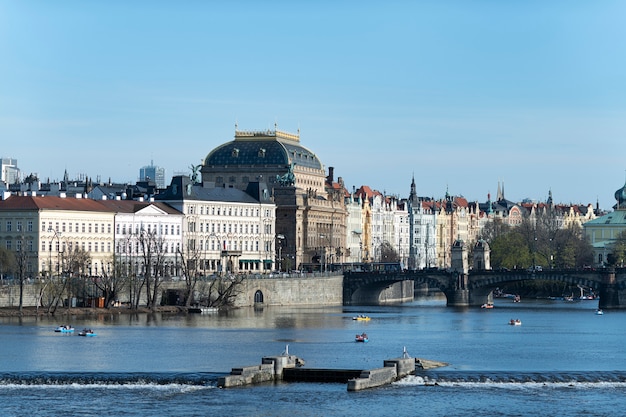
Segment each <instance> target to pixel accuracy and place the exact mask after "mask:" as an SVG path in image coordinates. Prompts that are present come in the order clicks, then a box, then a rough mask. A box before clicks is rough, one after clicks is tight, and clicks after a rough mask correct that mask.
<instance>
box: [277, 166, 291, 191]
mask: <svg viewBox="0 0 626 417" xmlns="http://www.w3.org/2000/svg"><path fill="white" fill-rule="evenodd" d="M294 165H296V164H295V162H292V163H291V164H290V165H289V170H288V171H287V172H286V173H285V174H284V175H276V182H277V183H279V184H280V185H282V186H283V187H290V186H292V185H293V184H294V183H295V182H296V176H295V175H294V174H293V167H294Z"/></svg>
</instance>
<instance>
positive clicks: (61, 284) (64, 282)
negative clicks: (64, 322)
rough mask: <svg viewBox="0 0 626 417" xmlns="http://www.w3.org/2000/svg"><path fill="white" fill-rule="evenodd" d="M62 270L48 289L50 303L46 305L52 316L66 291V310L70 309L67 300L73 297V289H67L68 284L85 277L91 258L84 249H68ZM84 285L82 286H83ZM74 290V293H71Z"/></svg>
mask: <svg viewBox="0 0 626 417" xmlns="http://www.w3.org/2000/svg"><path fill="white" fill-rule="evenodd" d="M61 263H62V269H61V270H60V271H59V272H60V273H59V276H58V277H57V280H56V281H55V282H54V285H50V286H49V287H48V288H49V289H50V291H51V292H52V297H51V298H52V300H53V301H52V302H51V303H50V304H49V305H48V313H51V314H54V313H55V312H56V309H57V308H58V306H59V302H60V301H61V299H62V298H63V294H65V292H66V291H67V296H68V308H69V307H70V303H69V298H70V297H71V296H72V295H74V291H75V288H68V287H69V284H70V283H71V282H72V280H73V279H75V278H82V277H85V276H87V275H88V274H87V272H88V271H89V265H90V264H91V256H90V255H89V253H88V252H87V251H85V250H84V249H81V248H79V247H78V246H76V247H74V248H73V249H72V248H70V249H69V250H68V251H67V253H66V254H65V256H64V259H63V261H62V262H61ZM83 285H84V284H83ZM73 290H74V291H73Z"/></svg>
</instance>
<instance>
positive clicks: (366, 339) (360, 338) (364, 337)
mask: <svg viewBox="0 0 626 417" xmlns="http://www.w3.org/2000/svg"><path fill="white" fill-rule="evenodd" d="M354 341H355V342H362V343H367V342H369V341H370V339H369V337H367V334H366V333H361V334H357V335H356V336H355V337H354Z"/></svg>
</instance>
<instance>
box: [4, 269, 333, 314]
mask: <svg viewBox="0 0 626 417" xmlns="http://www.w3.org/2000/svg"><path fill="white" fill-rule="evenodd" d="M42 285H43V283H42V282H37V281H34V282H28V283H25V284H24V291H23V306H24V307H35V306H36V305H37V300H38V297H39V292H40V291H41V288H42ZM184 289H185V283H184V282H182V281H164V282H162V283H161V291H160V293H159V296H160V295H161V294H163V293H166V292H167V291H168V290H179V291H184ZM237 292H238V294H237V296H236V298H235V302H234V307H252V306H255V305H263V306H309V305H310V306H340V305H342V304H343V275H337V274H324V273H317V274H291V275H290V274H280V275H270V274H266V275H251V276H250V277H246V278H245V279H244V280H243V282H242V283H241V286H240V288H239V289H238V290H237ZM19 298H20V288H19V285H18V284H16V283H12V282H11V283H4V284H0V308H13V307H18V306H19ZM143 298H144V299H143V300H142V302H141V303H140V305H145V303H146V302H147V300H146V299H145V291H144V294H143ZM119 301H120V303H121V304H124V303H127V302H128V301H129V295H128V292H127V291H122V292H121V293H120V294H119ZM68 302H69V303H70V306H72V307H77V305H73V303H76V300H75V299H74V300H72V299H70V300H69V301H68V300H64V303H68ZM159 303H160V299H159V300H157V304H159Z"/></svg>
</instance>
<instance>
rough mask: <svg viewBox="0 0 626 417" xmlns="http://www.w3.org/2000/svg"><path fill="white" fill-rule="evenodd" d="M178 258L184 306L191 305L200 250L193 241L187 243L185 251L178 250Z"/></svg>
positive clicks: (197, 274) (196, 279) (197, 272)
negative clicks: (183, 282)
mask: <svg viewBox="0 0 626 417" xmlns="http://www.w3.org/2000/svg"><path fill="white" fill-rule="evenodd" d="M178 256H180V258H181V272H182V274H183V277H184V279H185V294H184V297H185V306H186V307H189V306H190V305H191V302H192V299H193V298H194V297H193V294H194V291H195V289H196V284H197V283H198V278H199V277H200V273H199V271H198V265H199V263H200V250H198V246H196V241H195V240H190V241H189V242H187V245H186V248H185V251H184V253H183V251H181V250H180V249H179V250H178Z"/></svg>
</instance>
